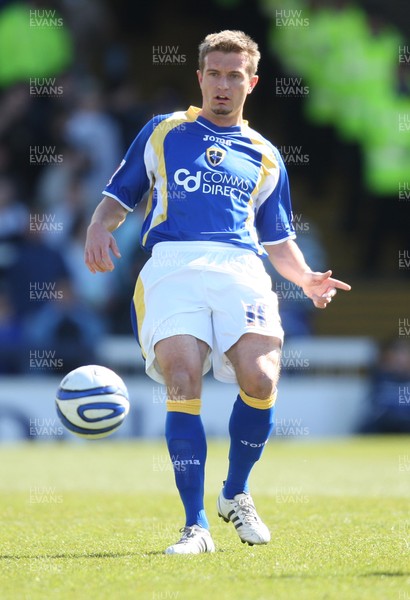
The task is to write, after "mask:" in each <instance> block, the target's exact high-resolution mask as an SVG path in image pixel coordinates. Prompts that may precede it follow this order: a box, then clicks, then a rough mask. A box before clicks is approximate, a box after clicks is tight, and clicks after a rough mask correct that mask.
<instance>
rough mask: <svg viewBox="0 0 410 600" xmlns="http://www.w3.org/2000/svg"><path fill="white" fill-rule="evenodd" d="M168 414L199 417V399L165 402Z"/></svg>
mask: <svg viewBox="0 0 410 600" xmlns="http://www.w3.org/2000/svg"><path fill="white" fill-rule="evenodd" d="M167 410H168V412H180V413H186V414H188V415H199V414H200V412H201V399H200V398H192V399H190V400H170V399H169V398H168V400H167Z"/></svg>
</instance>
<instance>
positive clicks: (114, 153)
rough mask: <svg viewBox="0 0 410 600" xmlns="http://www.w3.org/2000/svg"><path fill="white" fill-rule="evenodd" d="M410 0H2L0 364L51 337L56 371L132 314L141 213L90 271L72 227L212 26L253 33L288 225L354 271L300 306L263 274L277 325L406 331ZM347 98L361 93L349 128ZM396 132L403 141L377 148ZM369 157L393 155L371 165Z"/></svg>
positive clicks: (259, 123) (183, 83)
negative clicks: (287, 189)
mask: <svg viewBox="0 0 410 600" xmlns="http://www.w3.org/2000/svg"><path fill="white" fill-rule="evenodd" d="M349 11H351V12H349ZM409 13H410V10H409V6H408V2H406V1H405V0H403V1H399V0H396V1H393V2H388V3H385V2H382V1H377V2H376V1H368V2H356V3H347V2H301V1H294V2H287V1H283V2H280V1H277V2H275V1H272V2H270V1H269V0H264V1H260V2H256V1H252V0H209V1H207V2H202V3H195V5H193V4H192V2H188V1H183V0H179V1H176V2H168V1H166V0H160V1H152V2H135V1H132V0H116V1H115V2H114V1H108V0H106V1H99V2H97V1H93V0H82V1H79V0H77V1H75V0H71V1H70V0H66V1H64V0H61V1H58V2H45V1H43V2H7V1H3V2H0V344H1V350H2V351H1V364H0V368H1V371H2V372H3V373H19V372H26V371H27V370H30V367H29V366H28V361H27V351H28V350H30V349H31V348H37V349H39V348H40V349H41V348H55V347H57V346H58V348H59V352H57V355H58V356H64V367H62V371H64V372H66V371H67V370H68V367H74V366H77V365H80V364H84V362H87V363H89V362H91V360H92V358H93V353H94V352H95V347H96V345H97V344H98V340H101V339H103V338H104V336H107V335H113V334H114V335H115V334H129V333H130V332H131V328H130V322H129V301H130V297H131V296H132V292H133V287H134V283H135V279H136V277H137V275H138V272H139V270H140V268H141V266H142V265H143V263H144V261H145V260H146V259H147V257H146V256H145V255H144V254H143V253H142V252H141V250H140V249H139V246H138V230H139V227H140V225H141V219H142V215H143V213H142V211H139V210H137V211H135V214H132V215H130V216H129V218H128V219H127V223H126V225H124V226H123V227H122V228H121V230H119V231H118V233H117V234H116V237H117V239H118V243H119V245H120V249H121V252H122V254H123V259H122V260H121V261H119V262H118V266H117V268H116V270H115V272H114V273H112V274H106V275H101V276H100V274H98V275H96V276H92V275H90V274H89V273H88V272H87V270H86V268H85V266H84V264H83V258H82V252H83V245H84V239H85V231H86V227H87V224H88V222H89V218H90V216H91V214H92V211H93V210H94V208H95V206H96V204H97V203H98V202H99V200H100V197H101V196H100V192H101V190H102V189H103V187H104V184H105V182H106V181H107V180H108V178H109V177H110V175H111V174H112V172H113V170H114V169H115V168H116V166H117V165H118V163H119V162H120V160H121V158H122V156H123V154H124V153H125V151H126V149H127V147H128V145H129V144H130V143H131V142H132V140H133V138H134V137H135V135H136V134H137V133H138V131H139V129H140V128H141V127H142V126H143V125H144V124H145V122H146V121H147V120H148V119H150V118H151V117H152V116H153V115H154V114H158V113H164V112H171V111H174V110H181V109H182V110H184V109H186V108H187V107H188V106H189V105H190V104H194V105H200V102H201V99H200V93H199V88H198V85H197V80H196V74H195V71H196V69H197V47H198V44H199V42H200V41H201V40H202V39H203V38H204V36H205V35H206V34H207V33H209V32H212V31H218V30H221V29H225V28H229V29H242V30H244V31H246V32H247V33H248V34H249V35H251V36H252V37H253V38H254V39H255V40H256V41H257V42H258V44H259V46H260V50H261V53H262V59H261V63H260V69H259V75H260V82H259V84H258V87H257V88H256V90H255V93H254V94H253V95H252V97H251V98H250V99H249V101H248V104H247V106H246V107H245V118H247V119H248V120H249V121H250V124H251V126H252V127H254V128H255V129H256V130H258V131H260V132H261V133H262V134H263V135H264V136H265V137H267V138H268V139H269V140H271V141H272V143H274V144H275V145H276V146H277V147H278V148H279V149H280V150H281V151H282V155H283V156H284V160H285V162H286V163H287V166H288V171H289V176H290V182H291V190H292V197H293V207H294V213H295V224H296V229H297V232H298V234H299V235H298V242H299V243H300V245H301V247H302V249H303V250H304V252H305V253H306V256H307V258H308V261H309V262H310V264H311V266H312V268H314V269H318V270H322V269H327V268H329V267H331V268H332V269H333V272H334V275H335V276H336V277H338V278H340V279H343V280H345V281H348V282H350V283H351V284H352V286H353V289H352V292H351V293H350V294H342V293H340V294H339V296H338V298H337V301H336V302H335V303H334V304H333V305H332V306H331V307H329V309H328V310H326V311H324V312H323V311H312V310H310V308H307V305H306V303H305V302H303V301H301V300H300V298H299V299H297V298H296V299H295V297H292V294H293V295H294V296H295V295H297V292H296V290H295V289H294V288H292V287H289V288H286V287H285V286H284V284H283V282H282V283H281V282H278V281H277V280H275V275H274V274H273V278H274V289H275V286H276V291H277V292H278V294H279V296H280V297H281V296H282V299H283V302H282V310H283V318H284V322H285V330H287V332H288V335H343V336H370V337H371V338H372V339H374V340H376V341H377V342H384V341H386V340H389V339H396V338H398V337H405V338H408V337H409V333H407V329H406V324H407V326H408V325H409V322H408V318H409V317H410V314H409V313H410V310H409V306H410V302H409V301H410V290H409V286H408V281H409V269H410V262H409V249H410V243H409V226H408V222H409V219H408V214H409V194H410V169H409V164H410V162H409V160H408V159H409V157H410V152H409V148H410V144H409V138H410V131H409V128H410V125H409V127H407V125H408V124H409V123H408V120H409V119H410V107H409V99H410V51H409V38H410V35H409V30H410V19H409V16H410V14H409ZM338 24H339V25H338ZM326 28H327V29H326ZM332 28H333V29H332ZM355 28H357V29H355ZM326 36H327V37H326ZM316 42H317V44H316ZM352 42H353V45H352ZM315 44H316V45H315ZM320 44H322V45H320ZM353 46H354V47H353ZM309 49H310V50H309ZM309 52H311V54H310V53H309ZM329 57H332V59H331V60H330V58H329ZM385 59H386V60H385ZM332 61H333V63H332ZM349 61H350V62H349ZM332 64H333V65H334V68H332ZM386 64H387V65H388V66H387V67H386ZM340 65H342V66H343V67H344V68H345V70H344V71H343V70H340V72H338V69H339V68H340ZM358 65H359V66H360V68H362V69H363V76H360V77H358V76H357V73H356V70H357V69H358ZM379 65H381V66H380V76H379V71H378V69H379ZM314 69H315V70H314ZM383 69H384V70H383ZM350 73H351V74H352V75H351V76H352V81H350ZM326 77H327V78H328V79H326ZM331 78H333V79H331ZM353 80H354V81H353ZM331 81H333V82H334V89H333V88H332V84H331ZM363 81H364V83H365V84H364V85H363ZM385 82H387V83H385ZM379 83H380V84H381V85H379ZM361 84H362V85H361ZM355 86H356V87H355ZM372 86H373V87H372ZM389 86H390V87H389ZM356 89H357V90H358V91H357V93H356V92H355V90H356ZM383 90H384V91H383ZM359 91H360V94H359ZM329 92H331V93H333V96H332V95H331V94H330V95H329ZM385 92H386V93H385ZM349 94H350V95H349ZM355 94H356V95H355ZM344 98H346V101H345V100H344ZM324 100H326V101H327V102H328V105H327V106H325V108H324V109H323V114H322V113H321V112H320V110H321V109H320V106H321V102H324ZM349 102H350V104H349ZM396 102H397V104H395V103H396ZM314 103H315V104H314ZM332 103H333V104H332ZM336 103H337V107H336ZM383 103H385V104H383ZM318 106H319V109H318ZM344 107H347V111H349V114H353V110H352V109H353V108H354V110H355V111H356V110H357V112H356V113H355V114H356V122H355V123H350V122H348V125H349V127H350V129H349V130H348V133H346V131H347V130H343V129H342V124H343V123H344V116H345V115H344V113H343V112H342V109H343V108H344ZM349 107H351V108H349ZM392 107H393V108H392ZM325 109H326V111H327V112H326V118H324V117H325ZM389 111H392V112H391V114H390V113H389ZM387 114H388V116H391V118H392V121H391V123H390V129H386V131H387V133H386V134H384V129H383V128H382V127H380V126H379V121H380V119H381V118H382V116H383V115H387ZM406 115H407V117H406ZM322 117H323V118H322ZM398 119H399V122H400V119H401V120H402V121H401V122H402V123H403V130H402V131H400V134H401V135H400V137H398V138H397V139H398V143H396V138H395V135H398V129H397V122H398V121H397V120H398ZM354 127H355V128H354ZM384 127H385V126H384ZM387 127H388V126H387ZM391 128H393V129H394V135H393V134H392V131H391ZM382 134H383V135H385V137H384V138H382V137H381V136H382ZM383 144H385V146H386V148H387V149H386V150H385V146H384V145H383ZM389 145H390V146H389ZM395 145H396V146H397V147H398V146H400V150H401V154H400V157H399V159H397V158H396V157H394V158H392V159H388V158H386V157H388V156H392V153H391V152H390V150H391V148H392V146H393V147H394V146H395ZM375 149H377V150H380V152H379V153H378V154H377V155H376V153H375V152H374V150H375ZM372 152H373V154H372ZM389 152H390V154H389ZM384 153H385V154H384ZM380 160H381V161H382V164H383V165H386V162H388V160H391V163H392V165H393V167H392V168H393V170H394V168H395V167H397V165H399V163H400V161H401V163H400V167H401V171H400V170H399V169H398V170H397V172H396V174H394V173H393V174H392V173H391V169H390V172H389V173H386V177H385V178H384V179H382V178H381V176H379V174H380V173H382V174H383V170H382V169H380V168H379V164H380V163H378V162H377V161H380ZM406 161H407V163H406ZM403 163H406V165H407V177H406V174H404V175H403ZM383 176H384V174H383ZM392 178H393V185H392V184H391V181H392ZM400 191H401V192H402V194H401V195H400ZM142 210H143V209H142ZM403 327H404V329H403ZM27 349H28V350H27ZM60 349H61V350H60ZM38 352H40V351H38ZM37 356H40V354H38V355H37Z"/></svg>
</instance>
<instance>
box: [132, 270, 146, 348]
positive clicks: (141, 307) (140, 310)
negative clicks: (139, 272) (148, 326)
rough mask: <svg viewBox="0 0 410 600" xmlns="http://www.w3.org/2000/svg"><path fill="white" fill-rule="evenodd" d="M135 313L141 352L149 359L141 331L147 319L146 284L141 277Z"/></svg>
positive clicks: (135, 296) (134, 299) (137, 288)
mask: <svg viewBox="0 0 410 600" xmlns="http://www.w3.org/2000/svg"><path fill="white" fill-rule="evenodd" d="M133 302H134V307H135V312H136V315H137V327H138V340H139V344H140V346H141V352H142V355H143V357H144V358H146V357H147V353H146V351H145V349H144V346H143V344H142V336H141V329H142V324H143V322H144V318H145V293H144V284H143V283H142V280H141V277H138V279H137V283H136V284H135V291H134V297H133Z"/></svg>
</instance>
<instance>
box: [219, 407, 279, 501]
mask: <svg viewBox="0 0 410 600" xmlns="http://www.w3.org/2000/svg"><path fill="white" fill-rule="evenodd" d="M255 400H256V399H255ZM260 404H261V407H263V406H264V404H265V405H266V401H265V400H261V401H260ZM274 412H275V407H274V406H271V407H269V408H253V407H252V406H249V405H248V404H245V402H244V401H243V400H242V398H241V396H240V395H238V398H237V400H236V402H235V404H234V406H233V409H232V414H231V418H230V421H229V434H230V437H231V445H230V449H229V471H228V476H227V478H226V481H225V486H224V492H223V493H224V496H225V498H233V497H234V496H236V494H240V493H242V492H249V486H248V478H249V474H250V472H251V470H252V467H253V466H254V464H255V463H256V461H258V460H259V459H260V457H261V455H262V452H263V449H264V447H265V444H266V441H267V440H268V438H269V436H270V434H271V432H272V429H273V424H274V419H273V417H274Z"/></svg>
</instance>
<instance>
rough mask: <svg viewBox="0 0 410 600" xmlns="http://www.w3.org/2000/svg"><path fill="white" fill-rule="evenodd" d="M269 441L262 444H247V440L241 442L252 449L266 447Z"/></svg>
mask: <svg viewBox="0 0 410 600" xmlns="http://www.w3.org/2000/svg"><path fill="white" fill-rule="evenodd" d="M267 441H268V440H266V441H265V442H262V443H261V444H254V443H252V442H247V441H246V440H241V444H243V445H244V446H250V447H251V448H262V446H264V445H265V444H266V442H267Z"/></svg>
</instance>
